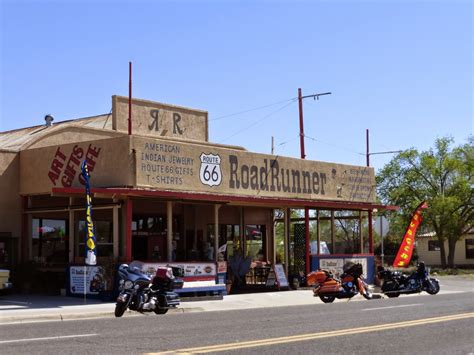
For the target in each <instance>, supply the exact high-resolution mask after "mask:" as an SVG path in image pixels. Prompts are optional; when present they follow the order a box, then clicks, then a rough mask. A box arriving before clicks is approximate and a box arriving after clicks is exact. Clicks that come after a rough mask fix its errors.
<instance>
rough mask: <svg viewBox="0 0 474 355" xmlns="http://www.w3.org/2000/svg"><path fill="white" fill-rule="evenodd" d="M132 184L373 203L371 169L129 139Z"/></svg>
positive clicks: (210, 147)
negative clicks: (133, 163)
mask: <svg viewBox="0 0 474 355" xmlns="http://www.w3.org/2000/svg"><path fill="white" fill-rule="evenodd" d="M132 140H133V143H132V146H133V149H134V150H135V151H136V174H137V175H136V181H137V186H138V187H144V188H153V189H159V190H174V191H183V192H185V191H191V192H202V193H221V194H230V195H240V196H252V197H277V198H278V197H280V198H295V199H316V200H336V201H353V202H375V176H374V169H373V168H369V167H365V166H354V165H343V164H334V163H327V162H320V161H310V160H301V159H295V158H287V157H281V156H274V155H268V154H258V153H251V152H247V151H239V150H233V149H225V148H222V147H217V146H209V145H198V144H187V143H179V142H176V141H175V142H173V141H169V140H159V139H151V138H150V139H147V138H143V137H133V138H132Z"/></svg>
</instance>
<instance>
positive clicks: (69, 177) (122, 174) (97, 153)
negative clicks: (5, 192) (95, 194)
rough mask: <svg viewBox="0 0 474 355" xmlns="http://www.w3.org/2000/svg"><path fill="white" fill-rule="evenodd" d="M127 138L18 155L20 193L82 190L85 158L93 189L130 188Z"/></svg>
mask: <svg viewBox="0 0 474 355" xmlns="http://www.w3.org/2000/svg"><path fill="white" fill-rule="evenodd" d="M129 140H130V137H129V136H122V137H118V138H110V139H104V140H98V141H87V142H83V141H81V142H78V143H70V144H59V145H53V146H49V147H44V148H35V149H27V150H23V151H22V152H21V153H20V181H21V185H20V193H22V194H40V193H51V189H52V188H53V187H83V186H84V185H83V183H82V182H81V180H82V177H81V176H80V174H81V163H82V161H83V160H84V159H86V158H87V160H88V162H89V172H90V176H91V186H92V187H112V186H114V187H115V186H133V185H134V183H135V181H134V169H135V164H134V157H133V152H132V151H131V149H130V144H129Z"/></svg>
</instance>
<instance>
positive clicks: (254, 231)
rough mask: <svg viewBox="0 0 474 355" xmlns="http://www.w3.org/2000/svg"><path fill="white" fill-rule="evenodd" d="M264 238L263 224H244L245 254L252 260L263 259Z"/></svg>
mask: <svg viewBox="0 0 474 355" xmlns="http://www.w3.org/2000/svg"><path fill="white" fill-rule="evenodd" d="M264 240H265V225H255V224H253V225H246V226H245V254H246V255H247V256H250V257H251V258H252V261H264V259H265V251H264V247H265V245H264Z"/></svg>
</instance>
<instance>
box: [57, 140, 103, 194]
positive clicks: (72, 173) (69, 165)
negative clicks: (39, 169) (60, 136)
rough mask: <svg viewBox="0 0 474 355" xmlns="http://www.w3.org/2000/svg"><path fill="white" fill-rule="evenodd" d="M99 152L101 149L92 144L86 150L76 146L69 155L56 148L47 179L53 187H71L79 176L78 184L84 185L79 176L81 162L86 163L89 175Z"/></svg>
mask: <svg viewBox="0 0 474 355" xmlns="http://www.w3.org/2000/svg"><path fill="white" fill-rule="evenodd" d="M100 150H101V148H98V147H95V146H92V144H89V146H88V148H87V149H83V148H82V147H80V146H79V145H77V144H76V145H75V146H74V147H73V148H72V151H71V153H70V154H67V153H66V152H64V151H62V150H61V147H58V149H57V150H56V154H55V155H54V157H53V161H52V162H51V166H50V168H49V172H48V177H49V179H50V180H51V182H52V183H53V185H54V186H58V185H62V186H63V187H71V186H72V183H73V181H74V179H75V178H76V175H79V182H80V183H81V184H82V185H84V184H85V181H84V178H83V176H82V175H81V174H80V171H81V162H82V160H84V159H85V160H86V161H87V166H88V168H89V173H91V172H92V171H93V170H94V167H95V164H96V162H97V158H98V157H99V154H100Z"/></svg>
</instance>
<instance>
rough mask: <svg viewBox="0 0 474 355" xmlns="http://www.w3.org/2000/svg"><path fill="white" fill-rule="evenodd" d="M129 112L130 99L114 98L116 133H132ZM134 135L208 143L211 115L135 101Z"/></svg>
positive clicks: (113, 109)
mask: <svg viewBox="0 0 474 355" xmlns="http://www.w3.org/2000/svg"><path fill="white" fill-rule="evenodd" d="M128 110H129V103H128V98H127V97H122V96H113V97H112V127H113V129H114V130H117V131H121V132H128ZM132 132H133V134H140V135H147V136H154V137H170V138H180V139H192V140H197V141H205V142H207V140H208V127H207V112H206V111H200V110H192V109H189V108H185V107H179V106H173V105H165V104H162V103H158V102H152V101H147V100H138V99H132Z"/></svg>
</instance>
